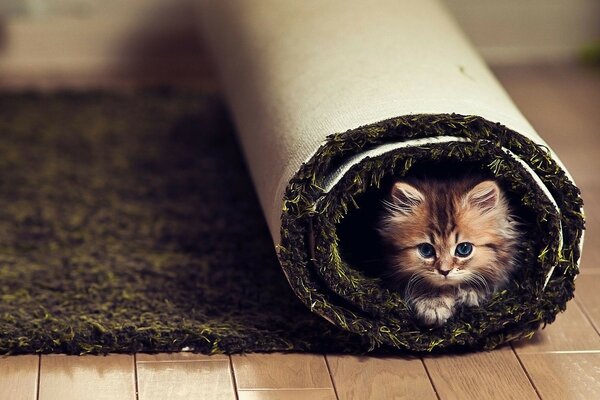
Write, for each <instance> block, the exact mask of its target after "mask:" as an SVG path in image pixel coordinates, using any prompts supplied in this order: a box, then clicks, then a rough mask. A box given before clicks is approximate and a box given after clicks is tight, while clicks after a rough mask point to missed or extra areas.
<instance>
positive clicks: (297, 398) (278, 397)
mask: <svg viewBox="0 0 600 400" xmlns="http://www.w3.org/2000/svg"><path fill="white" fill-rule="evenodd" d="M238 399H239V400H336V397H335V392H334V391H333V389H303V390H301V389H274V390H239V391H238Z"/></svg>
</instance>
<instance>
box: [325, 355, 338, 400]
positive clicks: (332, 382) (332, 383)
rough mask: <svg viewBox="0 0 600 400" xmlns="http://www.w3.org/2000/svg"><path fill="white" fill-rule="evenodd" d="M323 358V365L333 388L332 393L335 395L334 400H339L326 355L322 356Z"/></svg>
mask: <svg viewBox="0 0 600 400" xmlns="http://www.w3.org/2000/svg"><path fill="white" fill-rule="evenodd" d="M323 358H325V365H326V366H327V372H328V373H329V380H330V381H331V387H332V388H333V393H334V394H335V398H336V399H338V400H340V396H339V395H338V391H337V388H336V387H335V380H334V379H333V373H332V372H331V367H330V366H329V359H328V358H327V355H326V354H323Z"/></svg>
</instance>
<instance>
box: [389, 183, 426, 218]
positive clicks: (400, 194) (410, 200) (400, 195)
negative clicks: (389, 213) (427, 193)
mask: <svg viewBox="0 0 600 400" xmlns="http://www.w3.org/2000/svg"><path fill="white" fill-rule="evenodd" d="M424 200H425V198H424V197H423V195H422V194H421V192H419V191H418V190H417V188H415V187H414V186H411V185H409V184H408V183H404V182H396V183H395V184H394V186H393V187H392V203H393V204H394V209H395V210H397V211H400V212H401V213H403V214H410V213H412V212H413V210H414V209H415V208H416V207H418V206H419V204H421V203H422V202H423V201H424Z"/></svg>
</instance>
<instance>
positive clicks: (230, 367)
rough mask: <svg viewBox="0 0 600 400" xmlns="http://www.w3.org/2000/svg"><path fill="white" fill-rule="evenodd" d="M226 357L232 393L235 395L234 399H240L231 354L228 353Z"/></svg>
mask: <svg viewBox="0 0 600 400" xmlns="http://www.w3.org/2000/svg"><path fill="white" fill-rule="evenodd" d="M227 358H228V359H229V376H230V377H231V384H232V385H233V394H234V395H235V400H240V396H239V394H238V387H237V381H236V378H235V371H234V369H233V360H232V359H231V355H228V356H227Z"/></svg>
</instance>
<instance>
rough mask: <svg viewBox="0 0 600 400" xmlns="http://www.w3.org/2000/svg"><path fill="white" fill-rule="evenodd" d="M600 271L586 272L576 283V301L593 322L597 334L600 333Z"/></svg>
mask: <svg viewBox="0 0 600 400" xmlns="http://www.w3.org/2000/svg"><path fill="white" fill-rule="evenodd" d="M599 288H600V270H598V269H596V270H594V271H593V273H592V272H590V273H587V272H584V273H582V274H581V275H579V277H577V280H576V281H575V300H576V301H577V303H578V304H581V307H582V309H583V311H584V312H585V314H586V315H587V317H588V318H589V319H590V320H591V322H592V325H593V326H594V328H595V329H596V332H600V291H599V290H598V289H599Z"/></svg>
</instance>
